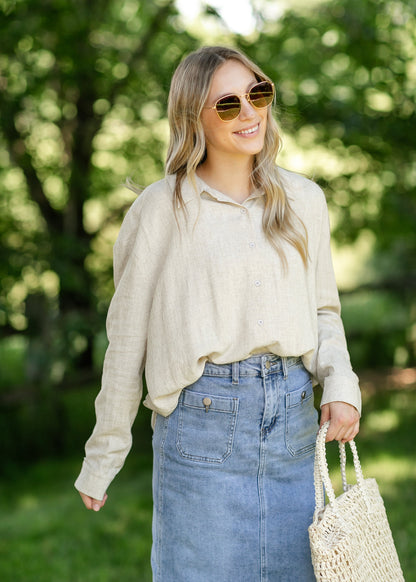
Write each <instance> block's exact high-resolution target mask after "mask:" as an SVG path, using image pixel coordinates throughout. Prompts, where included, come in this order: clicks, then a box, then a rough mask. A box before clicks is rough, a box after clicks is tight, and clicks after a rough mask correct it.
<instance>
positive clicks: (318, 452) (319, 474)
mask: <svg viewBox="0 0 416 582" xmlns="http://www.w3.org/2000/svg"><path fill="white" fill-rule="evenodd" d="M329 425H330V421H329V420H328V421H327V422H325V424H323V425H322V427H321V428H320V430H319V432H318V436H317V438H316V448H315V465H314V482H315V513H314V521H317V520H318V519H319V516H320V514H321V512H322V511H323V509H324V508H325V493H324V489H325V491H326V494H327V496H328V500H329V503H330V504H332V505H334V503H335V492H334V488H333V487H332V483H331V479H330V476H329V469H328V461H327V458H326V447H325V439H326V434H327V432H328V428H329ZM338 444H339V457H340V465H341V477H342V488H343V490H344V492H346V491H348V489H350V485H348V483H347V474H346V463H347V456H346V452H345V444H344V443H342V442H339V443H338ZM348 444H349V445H350V448H351V451H352V456H353V462H354V470H355V476H356V480H357V485H358V487H359V489H360V492H361V494H362V496H363V498H364V500H365V502H366V505H367V508H369V507H370V505H369V503H368V499H367V496H366V492H365V486H364V476H363V472H362V469H361V464H360V459H359V458H358V452H357V447H356V445H355V442H354V441H353V440H352V441H349V443H348Z"/></svg>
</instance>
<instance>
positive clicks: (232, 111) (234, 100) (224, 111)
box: [215, 95, 241, 121]
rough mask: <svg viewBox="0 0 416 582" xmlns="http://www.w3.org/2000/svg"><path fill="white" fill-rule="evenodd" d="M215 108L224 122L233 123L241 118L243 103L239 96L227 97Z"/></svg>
mask: <svg viewBox="0 0 416 582" xmlns="http://www.w3.org/2000/svg"><path fill="white" fill-rule="evenodd" d="M215 108H216V110H217V113H218V116H219V117H220V118H221V119H222V120H223V121H231V120H232V119H235V118H236V117H238V116H239V113H240V110H241V101H240V98H239V97H237V95H227V96H226V97H224V98H223V99H219V100H218V101H217V103H216V105H215Z"/></svg>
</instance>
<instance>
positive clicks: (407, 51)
mask: <svg viewBox="0 0 416 582" xmlns="http://www.w3.org/2000/svg"><path fill="white" fill-rule="evenodd" d="M266 4H267V3H266ZM240 45H241V46H242V48H243V49H245V50H246V51H247V52H248V53H249V54H250V56H252V57H253V58H254V60H257V61H259V62H260V63H264V64H265V69H266V71H267V72H268V74H269V75H270V76H271V77H272V78H273V79H275V80H276V84H277V87H278V99H279V102H280V109H281V113H280V115H281V119H282V125H283V128H284V131H285V132H286V133H287V134H288V135H289V143H290V144H291V145H292V148H291V149H289V153H288V155H287V156H286V157H285V155H283V160H284V161H285V162H286V164H287V165H288V166H289V167H292V169H296V168H295V167H293V159H292V158H291V157H290V156H291V155H292V156H293V151H295V153H296V152H297V153H299V154H300V153H301V155H302V156H303V158H304V162H305V163H304V164H303V167H305V166H306V167H307V170H308V172H309V174H310V175H311V176H312V177H313V178H314V179H315V180H318V181H319V182H320V183H321V184H322V185H323V186H324V188H325V190H326V193H327V196H328V203H329V205H330V209H331V218H332V226H333V236H334V238H335V239H336V240H337V241H338V242H339V243H340V244H345V243H352V242H354V241H356V240H357V239H358V238H359V237H360V236H361V234H362V233H364V232H365V233H367V234H368V233H372V236H373V240H374V249H373V256H372V259H371V260H370V262H369V264H368V265H367V277H366V281H365V282H367V281H368V278H369V277H368V275H369V273H370V274H371V275H370V277H371V281H372V282H373V283H374V284H375V285H374V288H377V289H381V290H386V291H388V292H389V293H390V294H391V295H393V298H392V302H393V303H396V304H397V303H400V304H401V305H400V306H399V310H400V311H402V308H403V307H404V308H405V309H406V319H407V323H405V324H404V328H403V333H404V334H406V336H407V338H408V339H407V345H406V348H405V349H406V350H407V353H408V355H407V360H406V361H407V364H408V365H414V363H415V361H416V344H415V329H416V323H415V313H416V311H415V310H416V304H415V297H416V293H415V289H416V262H415V257H416V229H415V224H416V148H415V145H416V142H415V138H414V133H413V131H412V130H411V129H410V128H412V127H413V126H415V124H416V110H415V96H416V67H415V62H416V16H415V12H414V10H413V9H412V7H411V6H410V4H409V3H407V2H404V1H400V0H398V1H395V2H391V1H389V0H368V1H366V2H362V1H361V0H352V1H351V0H348V1H347V0H336V1H332V2H320V3H314V4H313V5H311V6H310V7H309V9H308V7H304V8H303V9H302V12H301V13H300V12H298V11H295V10H293V11H288V12H287V13H286V14H285V15H284V16H283V17H282V18H281V19H279V20H278V21H276V22H265V23H264V26H263V28H261V32H260V33H259V34H258V36H257V38H256V40H255V42H252V39H251V40H247V39H243V38H242V39H240ZM283 154H284V152H283ZM357 261H360V257H359V256H357ZM386 317H389V314H388V313H387V312H385V313H384V314H382V315H381V318H380V322H382V321H383V319H384V318H386ZM364 325H366V324H365V317H364ZM347 331H349V330H348V329H347ZM377 332H378V333H379V334H381V333H382V332H383V329H382V326H377V327H375V329H374V333H377ZM405 343H406V342H405ZM402 344H403V342H402ZM387 351H388V353H389V357H388V360H387V361H386V360H385V359H384V358H383V357H380V359H379V363H382V362H383V361H384V364H386V363H389V364H393V363H396V362H395V360H394V349H393V350H390V349H389V350H387ZM383 352H384V353H385V352H386V350H383ZM374 364H377V362H375V361H374V359H372V360H371V361H366V362H365V365H374Z"/></svg>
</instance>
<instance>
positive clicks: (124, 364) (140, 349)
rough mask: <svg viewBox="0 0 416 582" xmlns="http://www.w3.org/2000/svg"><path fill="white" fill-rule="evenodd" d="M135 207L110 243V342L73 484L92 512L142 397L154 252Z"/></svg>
mask: <svg viewBox="0 0 416 582" xmlns="http://www.w3.org/2000/svg"><path fill="white" fill-rule="evenodd" d="M139 208H140V206H139ZM139 208H138V207H137V205H136V206H135V205H133V207H132V209H131V210H130V212H129V213H128V215H127V216H126V219H125V221H124V222H123V225H122V228H121V230H120V235H119V237H118V239H117V242H116V245H115V247H114V279H115V293H114V296H113V299H112V301H111V304H110V308H109V311H108V316H107V335H108V339H109V345H108V349H107V352H106V355H105V360H104V367H103V376H102V385H101V390H100V393H99V394H98V396H97V398H96V401H95V410H96V425H95V427H94V431H93V433H92V435H91V437H90V438H89V440H88V441H87V443H86V446H85V451H86V455H85V459H84V462H83V466H82V470H81V473H80V475H79V477H78V479H77V481H76V483H75V487H76V488H77V489H78V491H79V492H80V493H81V497H82V499H83V501H84V504H85V506H86V507H87V508H88V509H94V510H97V509H96V508H97V507H98V509H100V508H101V507H102V506H103V505H104V503H105V501H106V498H107V496H106V490H107V487H108V485H109V484H110V482H111V481H112V480H113V478H114V477H115V475H116V474H117V473H118V472H119V471H120V469H121V468H122V466H123V464H124V461H125V458H126V456H127V454H128V452H129V450H130V448H131V445H132V437H131V427H132V424H133V421H134V419H135V417H136V414H137V411H138V408H139V404H140V400H141V397H142V375H143V370H144V361H145V354H146V341H147V328H148V320H149V314H150V310H151V303H152V297H153V287H154V284H155V281H154V280H153V279H154V277H155V263H154V260H153V257H154V255H155V252H151V249H150V248H149V245H150V243H151V240H152V239H151V238H150V237H149V235H148V233H147V231H146V228H145V226H144V225H142V224H140V221H141V218H140V212H139ZM152 250H153V249H152Z"/></svg>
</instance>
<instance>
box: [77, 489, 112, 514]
mask: <svg viewBox="0 0 416 582" xmlns="http://www.w3.org/2000/svg"><path fill="white" fill-rule="evenodd" d="M79 494H80V495H81V499H82V501H83V502H84V505H85V507H86V508H87V509H92V510H93V511H100V509H101V508H102V507H104V504H105V502H106V501H107V498H108V495H107V493H106V494H105V495H104V499H103V500H102V501H100V500H99V499H94V498H93V497H89V495H85V493H81V491H79Z"/></svg>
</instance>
